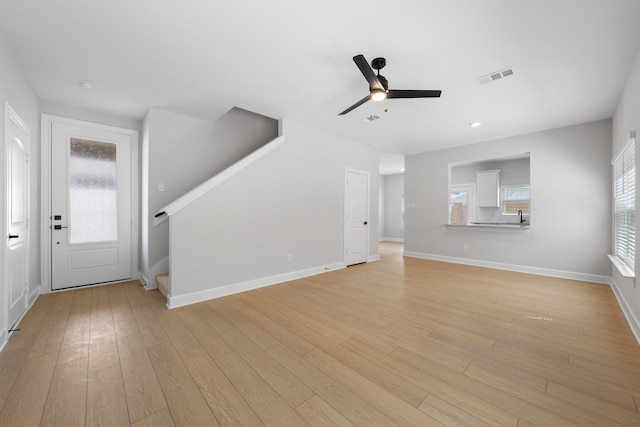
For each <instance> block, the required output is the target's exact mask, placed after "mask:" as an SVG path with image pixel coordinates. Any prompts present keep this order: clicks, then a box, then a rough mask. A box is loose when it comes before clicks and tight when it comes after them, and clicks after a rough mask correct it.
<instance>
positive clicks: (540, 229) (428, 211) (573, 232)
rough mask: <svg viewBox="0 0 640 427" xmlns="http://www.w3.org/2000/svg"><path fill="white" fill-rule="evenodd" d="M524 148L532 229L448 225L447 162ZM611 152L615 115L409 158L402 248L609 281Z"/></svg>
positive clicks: (420, 253) (433, 255)
mask: <svg viewBox="0 0 640 427" xmlns="http://www.w3.org/2000/svg"><path fill="white" fill-rule="evenodd" d="M526 152H530V153H531V159H530V174H531V192H532V196H531V198H532V200H531V229H530V231H529V232H521V231H496V230H486V229H477V228H461V227H447V226H445V225H444V224H445V223H447V221H448V218H447V217H448V207H447V204H448V189H447V176H448V167H449V164H450V163H460V162H470V161H478V160H482V159H490V158H498V157H506V156H510V155H516V154H521V153H526ZM610 157H611V121H610V120H603V121H598V122H593V123H586V124H581V125H576V126H571V127H565V128H561V129H553V130H548V131H544V132H537V133H533V134H528V135H521V136H516V137H512V138H505V139H500V140H494V141H488V142H484V143H479V144H473V145H469V146H463V147H456V148H451V149H446V150H440V151H434V152H429V153H424V154H418V155H413V156H408V157H406V159H405V168H406V171H405V201H406V203H407V205H411V204H414V205H415V208H413V209H407V210H406V214H405V227H406V228H405V250H406V251H407V252H408V254H410V255H415V256H422V257H427V258H435V259H445V260H450V261H455V262H464V263H476V264H480V265H490V266H494V267H502V268H510V269H520V270H523V271H532V272H537V273H542V274H551V275H559V276H564V277H576V278H581V279H585V280H594V281H604V282H606V281H607V277H608V276H609V275H610V272H611V266H610V263H609V260H608V259H607V253H608V252H609V250H610V247H611V201H610V200H611V165H610ZM465 244H466V245H467V247H468V250H465V249H464V247H465ZM512 267H513V268H512Z"/></svg>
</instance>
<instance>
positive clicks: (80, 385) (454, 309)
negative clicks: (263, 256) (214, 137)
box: [0, 243, 640, 427]
mask: <svg viewBox="0 0 640 427" xmlns="http://www.w3.org/2000/svg"><path fill="white" fill-rule="evenodd" d="M380 252H381V260H380V261H378V262H374V263H370V264H365V265H358V266H354V267H350V268H347V269H344V270H339V271H334V272H329V273H326V274H323V275H320V276H315V277H310V278H307V279H303V280H296V281H292V282H288V283H284V284H281V285H276V286H271V287H268V288H263V289H259V290H255V291H251V292H246V293H243V294H238V295H234V296H230V297H225V298H219V299H216V300H211V301H207V302H203V303H199V304H194V305H191V306H188V307H182V308H178V309H175V310H168V309H167V308H166V306H165V303H164V300H163V298H162V296H161V295H160V293H159V292H157V291H150V292H147V291H145V290H144V289H143V288H142V287H141V286H140V284H139V283H138V282H126V283H119V284H113V285H108V286H102V287H94V288H85V289H79V290H73V291H68V292H60V293H55V294H46V295H42V296H40V297H39V298H38V300H37V301H36V303H35V305H34V307H33V308H32V309H31V310H30V311H29V312H28V313H27V315H26V316H25V318H24V319H23V320H22V322H21V324H20V325H19V327H20V331H18V332H15V333H14V334H13V335H12V337H11V339H10V340H9V343H8V344H7V346H6V348H5V349H4V350H3V351H2V353H0V426H12V427H13V426H19V427H21V426H64V427H71V426H125V425H131V426H189V427H191V426H217V425H220V426H231V425H240V426H278V427H282V426H304V425H311V426H353V425H363V426H437V425H446V426H518V427H529V426H545V427H548V426H563V427H564V426H640V414H639V413H638V405H639V404H640V347H639V346H638V343H637V342H636V341H635V339H634V337H633V335H632V333H631V331H630V329H629V327H628V325H627V323H626V320H625V318H624V316H623V314H622V312H621V310H620V308H619V307H618V305H617V302H616V299H615V297H614V295H613V293H612V291H611V289H610V288H609V287H608V286H606V285H600V284H593V283H585V282H577V281H571V280H563V279H554V278H548V277H540V276H533V275H526V274H520V273H513V272H506V271H497V270H490V269H484V268H479V267H470V266H462V265H455V264H447V263H442V262H434V261H426V260H418V259H412V258H403V257H402V256H401V253H402V246H401V245H399V244H393V243H383V244H381V246H380Z"/></svg>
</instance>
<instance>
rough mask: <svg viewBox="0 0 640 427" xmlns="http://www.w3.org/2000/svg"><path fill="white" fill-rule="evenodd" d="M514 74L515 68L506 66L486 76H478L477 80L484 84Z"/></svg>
mask: <svg viewBox="0 0 640 427" xmlns="http://www.w3.org/2000/svg"><path fill="white" fill-rule="evenodd" d="M512 75H513V68H505V69H504V70H500V71H495V72H493V73H489V74H487V75H486V76H482V77H478V78H477V79H476V81H477V82H478V83H480V84H481V85H484V84H487V83H491V82H495V81H496V80H500V79H503V78H505V77H509V76H512Z"/></svg>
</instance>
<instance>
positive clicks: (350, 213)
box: [344, 169, 369, 266]
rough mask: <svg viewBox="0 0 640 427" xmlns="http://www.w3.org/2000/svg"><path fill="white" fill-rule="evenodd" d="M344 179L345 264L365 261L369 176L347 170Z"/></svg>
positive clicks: (367, 235)
mask: <svg viewBox="0 0 640 427" xmlns="http://www.w3.org/2000/svg"><path fill="white" fill-rule="evenodd" d="M345 176H346V179H345V239H344V246H345V254H344V258H345V264H346V265H347V266H349V265H354V264H359V263H362V262H366V261H367V248H368V247H369V225H368V224H369V174H368V172H364V171H356V170H351V169H347V171H346V174H345Z"/></svg>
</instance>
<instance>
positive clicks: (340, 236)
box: [171, 120, 378, 305]
mask: <svg viewBox="0 0 640 427" xmlns="http://www.w3.org/2000/svg"><path fill="white" fill-rule="evenodd" d="M282 132H283V135H284V136H285V138H286V140H285V142H284V143H283V144H282V145H280V146H279V147H278V148H276V149H275V150H274V151H272V152H270V153H268V154H267V155H266V156H265V157H264V158H262V159H261V160H260V161H258V162H256V163H254V164H252V165H250V166H249V167H248V168H246V169H244V170H242V171H241V172H239V173H238V174H237V175H235V176H233V177H232V178H231V179H230V180H228V181H226V182H224V183H223V184H221V185H220V186H218V187H216V188H214V189H213V190H211V191H210V192H209V193H207V194H206V195H205V196H203V197H202V198H201V199H199V200H198V201H196V202H194V203H193V204H192V205H191V206H189V207H188V208H185V209H183V210H181V211H179V212H177V213H176V214H174V215H173V216H172V217H171V239H172V253H171V300H172V305H173V301H175V300H177V299H179V298H180V297H185V296H187V297H188V296H189V295H191V296H193V298H198V297H197V294H198V293H200V295H201V296H202V297H203V298H211V297H212V296H215V292H216V290H220V289H222V288H225V287H226V288H227V289H231V288H233V289H238V287H237V286H238V285H242V284H246V283H248V282H252V283H256V281H260V280H262V279H265V278H273V277H284V276H285V275H287V274H293V275H295V274H296V272H301V271H309V270H313V269H316V268H320V270H322V267H323V266H334V265H336V264H340V263H342V262H343V260H344V185H345V184H344V180H345V168H347V167H348V168H354V169H359V170H364V171H368V172H369V174H370V206H369V212H370V214H371V216H370V221H369V224H370V227H369V232H370V234H369V243H370V245H369V255H370V256H371V257H372V258H374V259H375V258H376V257H377V256H378V218H377V217H378V154H377V152H376V151H375V150H373V149H372V148H369V147H366V146H364V145H361V144H358V143H354V142H351V141H348V140H345V139H342V138H338V137H335V136H333V135H329V134H325V133H323V132H320V131H317V130H314V129H311V128H308V127H306V126H304V125H301V124H298V123H296V122H294V121H291V120H283V123H282ZM196 235H198V237H199V238H200V239H201V240H196V239H193V238H192V237H193V236H196ZM197 242H201V243H197ZM288 254H291V255H292V260H291V261H288ZM234 286H235V287H234ZM223 293H224V291H222V290H221V291H220V294H223ZM194 295H195V296H194ZM192 301H193V300H192Z"/></svg>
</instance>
